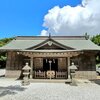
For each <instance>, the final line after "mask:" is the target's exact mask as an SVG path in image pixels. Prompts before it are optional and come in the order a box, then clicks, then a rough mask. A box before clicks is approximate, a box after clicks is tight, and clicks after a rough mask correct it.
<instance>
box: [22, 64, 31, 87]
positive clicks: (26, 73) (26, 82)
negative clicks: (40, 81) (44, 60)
mask: <svg viewBox="0 0 100 100" xmlns="http://www.w3.org/2000/svg"><path fill="white" fill-rule="evenodd" d="M22 70H23V76H24V77H23V80H22V85H29V84H30V82H29V74H30V70H31V68H30V67H29V65H28V63H26V65H25V66H24V67H23V68H22Z"/></svg>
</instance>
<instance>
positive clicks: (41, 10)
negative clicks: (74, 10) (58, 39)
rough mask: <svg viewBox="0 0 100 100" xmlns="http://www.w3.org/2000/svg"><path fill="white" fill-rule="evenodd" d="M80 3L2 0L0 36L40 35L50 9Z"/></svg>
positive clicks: (63, 0)
mask: <svg viewBox="0 0 100 100" xmlns="http://www.w3.org/2000/svg"><path fill="white" fill-rule="evenodd" d="M79 4H81V0H0V38H5V37H14V36H20V35H25V36H26V35H29V36H35V35H40V32H41V31H42V30H43V29H45V27H43V26H42V25H43V19H44V16H45V15H46V14H47V13H48V10H49V9H51V8H53V7H54V6H57V5H58V6H60V7H63V6H66V5H70V6H77V5H79Z"/></svg>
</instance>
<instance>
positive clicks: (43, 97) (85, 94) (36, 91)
mask: <svg viewBox="0 0 100 100" xmlns="http://www.w3.org/2000/svg"><path fill="white" fill-rule="evenodd" d="M0 100H100V85H99V84H95V83H91V82H89V81H87V80H84V81H81V80H78V86H70V85H68V84H64V83H31V84H30V85H29V86H21V81H18V80H17V81H15V80H14V79H5V78H0Z"/></svg>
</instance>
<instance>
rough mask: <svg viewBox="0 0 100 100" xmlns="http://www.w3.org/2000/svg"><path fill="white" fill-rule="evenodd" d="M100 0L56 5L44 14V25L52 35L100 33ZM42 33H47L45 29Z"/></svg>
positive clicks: (84, 0) (85, 0)
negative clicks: (72, 4) (73, 4)
mask: <svg viewBox="0 0 100 100" xmlns="http://www.w3.org/2000/svg"><path fill="white" fill-rule="evenodd" d="M99 10H100V0H83V1H82V5H78V6H76V7H71V6H68V5H67V6H64V7H63V8H60V7H59V6H55V7H54V8H52V9H51V10H49V11H48V13H47V14H46V15H45V16H44V23H43V26H44V27H46V28H48V31H49V32H50V33H52V35H83V34H84V33H86V32H87V33H89V34H91V35H93V34H97V33H100V28H99V26H100V11H99ZM41 33H42V35H47V33H46V32H45V31H44V30H43V31H42V32H41Z"/></svg>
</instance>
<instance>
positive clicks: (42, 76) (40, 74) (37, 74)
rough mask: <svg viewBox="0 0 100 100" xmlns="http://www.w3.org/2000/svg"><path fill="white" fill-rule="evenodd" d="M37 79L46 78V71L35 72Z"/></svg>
mask: <svg viewBox="0 0 100 100" xmlns="http://www.w3.org/2000/svg"><path fill="white" fill-rule="evenodd" d="M35 78H46V76H45V71H35Z"/></svg>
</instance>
